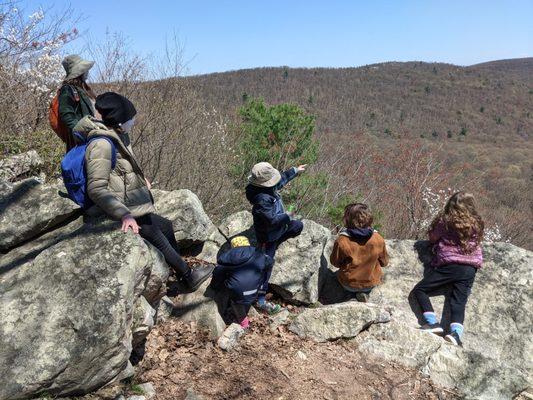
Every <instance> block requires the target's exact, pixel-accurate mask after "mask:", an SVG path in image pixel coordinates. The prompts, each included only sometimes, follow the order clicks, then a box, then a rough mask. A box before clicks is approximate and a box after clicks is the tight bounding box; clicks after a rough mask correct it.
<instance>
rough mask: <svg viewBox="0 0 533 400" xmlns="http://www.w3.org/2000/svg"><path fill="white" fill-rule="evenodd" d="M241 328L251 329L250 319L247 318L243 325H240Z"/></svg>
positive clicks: (242, 322)
mask: <svg viewBox="0 0 533 400" xmlns="http://www.w3.org/2000/svg"><path fill="white" fill-rule="evenodd" d="M240 325H241V327H242V328H243V329H248V328H249V327H250V320H249V319H248V317H245V318H244V319H243V320H242V321H241V323H240Z"/></svg>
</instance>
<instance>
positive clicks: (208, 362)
mask: <svg viewBox="0 0 533 400" xmlns="http://www.w3.org/2000/svg"><path fill="white" fill-rule="evenodd" d="M298 351H300V352H301V353H303V356H302V354H300V356H298V355H297V353H298ZM137 367H138V371H139V372H138V373H137V374H136V378H135V382H137V383H142V382H152V383H153V384H154V387H155V389H156V392H157V396H156V399H157V400H167V399H168V400H170V399H172V400H179V399H185V398H186V396H187V390H189V391H192V392H194V393H195V394H196V395H198V396H201V398H202V399H206V400H207V399H220V400H222V399H276V400H283V399H290V400H300V399H302V400H304V399H305V400H309V399H324V400H341V399H371V400H377V399H431V400H437V399H438V400H444V399H446V400H448V399H456V398H458V397H457V396H456V395H455V394H454V393H452V392H450V391H448V390H445V389H441V388H438V387H435V386H434V385H433V384H432V383H431V382H430V381H429V380H427V379H426V378H424V377H422V376H421V374H420V373H419V372H418V371H416V370H414V369H409V368H405V367H402V366H399V365H396V364H393V363H389V362H384V361H382V360H378V359H371V358H368V357H366V356H363V355H362V354H360V353H359V352H358V351H357V350H356V349H355V348H354V347H353V346H352V345H350V344H349V343H347V342H345V341H340V340H339V341H335V342H328V343H314V342H312V341H308V340H302V339H300V338H298V337H297V336H295V335H293V334H292V333H290V332H288V331H287V330H286V328H285V327H280V328H277V329H276V330H274V331H271V330H270V328H269V325H268V318H267V317H265V316H259V317H255V318H253V319H252V325H251V328H250V330H249V331H248V332H247V333H246V335H245V336H244V337H243V338H241V341H240V345H239V347H238V348H237V349H235V350H233V351H231V352H229V353H227V352H224V351H222V350H220V349H219V348H218V347H217V346H216V343H214V342H213V341H210V340H208V339H207V335H206V333H205V332H203V331H201V330H199V329H196V327H195V326H194V325H191V324H185V323H183V322H180V321H178V320H177V319H170V320H168V321H166V322H164V323H162V324H160V325H158V326H157V327H155V329H154V330H153V331H152V332H151V333H150V335H149V337H148V341H147V344H146V353H145V356H144V359H143V360H142V361H141V362H140V364H139V365H138V366H137ZM192 398H194V397H191V395H190V394H189V397H188V399H192Z"/></svg>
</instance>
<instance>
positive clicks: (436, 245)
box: [429, 222, 483, 268]
mask: <svg viewBox="0 0 533 400" xmlns="http://www.w3.org/2000/svg"><path fill="white" fill-rule="evenodd" d="M429 241H430V242H431V243H433V254H434V255H433V261H432V262H431V265H433V266H434V267H440V266H441V265H447V264H466V265H472V266H474V267H476V268H481V264H483V254H482V253H481V246H479V245H476V244H475V242H473V241H472V242H471V245H472V246H475V248H474V251H472V252H471V253H465V252H464V251H463V249H462V248H461V245H460V244H459V238H458V237H457V234H456V233H455V232H450V231H448V230H447V229H446V226H445V225H444V223H443V222H440V223H438V224H437V225H436V226H435V228H433V230H431V231H430V232H429Z"/></svg>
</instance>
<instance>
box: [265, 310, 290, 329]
mask: <svg viewBox="0 0 533 400" xmlns="http://www.w3.org/2000/svg"><path fill="white" fill-rule="evenodd" d="M290 316H291V313H290V312H289V310H287V309H284V310H282V311H280V312H279V313H277V314H275V315H272V316H270V317H269V318H268V319H269V322H270V324H269V325H270V330H271V331H275V330H276V329H278V327H279V326H281V325H285V324H286V323H287V322H288V321H289V318H290Z"/></svg>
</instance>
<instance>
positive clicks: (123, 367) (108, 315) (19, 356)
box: [0, 178, 216, 399]
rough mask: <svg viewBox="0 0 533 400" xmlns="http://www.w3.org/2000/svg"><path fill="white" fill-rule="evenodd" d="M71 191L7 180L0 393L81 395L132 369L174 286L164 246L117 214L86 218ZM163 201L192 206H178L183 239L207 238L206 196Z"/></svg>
mask: <svg viewBox="0 0 533 400" xmlns="http://www.w3.org/2000/svg"><path fill="white" fill-rule="evenodd" d="M62 190H64V189H62V188H61V187H60V186H59V185H54V184H52V185H50V184H42V183H41V182H40V180H38V179H35V178H31V179H27V180H24V181H22V182H18V183H7V182H1V183H0V194H1V195H2V196H1V197H0V201H1V202H2V208H1V211H0V221H1V227H0V246H1V247H0V248H1V249H2V250H4V251H6V250H8V251H7V252H6V253H4V254H2V256H1V258H0V299H1V300H0V321H2V324H0V399H16V398H26V397H33V396H38V395H39V394H40V393H48V394H50V395H62V396H63V395H78V394H83V393H87V392H90V391H92V390H94V389H96V388H98V387H101V386H102V385H105V384H106V383H108V382H110V381H113V380H117V379H122V378H124V377H127V376H130V375H131V374H132V372H133V369H132V367H131V364H130V363H129V358H130V355H131V352H132V348H133V347H135V346H136V345H138V344H141V343H142V342H143V340H144V338H145V337H146V336H147V334H148V333H149V331H150V329H151V327H152V326H153V324H154V318H155V313H156V311H155V308H156V307H158V305H159V303H160V299H161V298H162V297H163V296H164V295H165V294H166V281H167V279H168V277H169V274H170V271H169V268H168V266H167V265H166V263H165V261H164V259H163V257H162V255H161V254H160V253H159V252H158V251H157V250H156V249H155V248H154V247H152V246H151V245H150V244H148V243H147V242H145V241H144V240H143V239H141V238H140V237H139V236H138V235H134V234H133V233H128V234H126V235H125V234H123V233H122V232H120V230H119V227H120V226H119V224H117V223H113V222H111V221H107V220H105V219H101V220H90V221H86V223H84V221H83V218H81V217H79V218H76V212H77V210H78V207H77V206H76V205H75V204H74V203H73V202H71V201H70V200H68V199H66V198H64V197H62V196H61V195H60V192H61V191H62ZM162 201H163V202H164V204H166V205H169V204H172V205H173V206H174V207H176V208H177V209H178V210H180V209H181V210H182V212H181V213H178V212H175V213H174V214H172V213H170V215H168V217H170V218H173V223H174V226H175V229H176V231H177V232H178V233H179V234H180V236H179V238H180V243H182V244H187V245H190V244H195V243H200V244H201V243H203V242H202V241H203V240H205V239H206V236H205V233H203V235H204V236H202V232H203V229H204V227H211V228H212V227H213V226H214V225H213V224H212V223H211V221H210V220H209V219H208V218H207V216H206V215H205V212H204V211H203V209H202V207H201V204H199V201H198V199H197V198H196V196H194V195H193V194H192V193H191V192H188V191H176V192H169V193H163V195H162ZM180 218H183V221H185V222H186V223H185V222H183V221H182V220H181V219H180ZM215 314H216V313H215Z"/></svg>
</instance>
